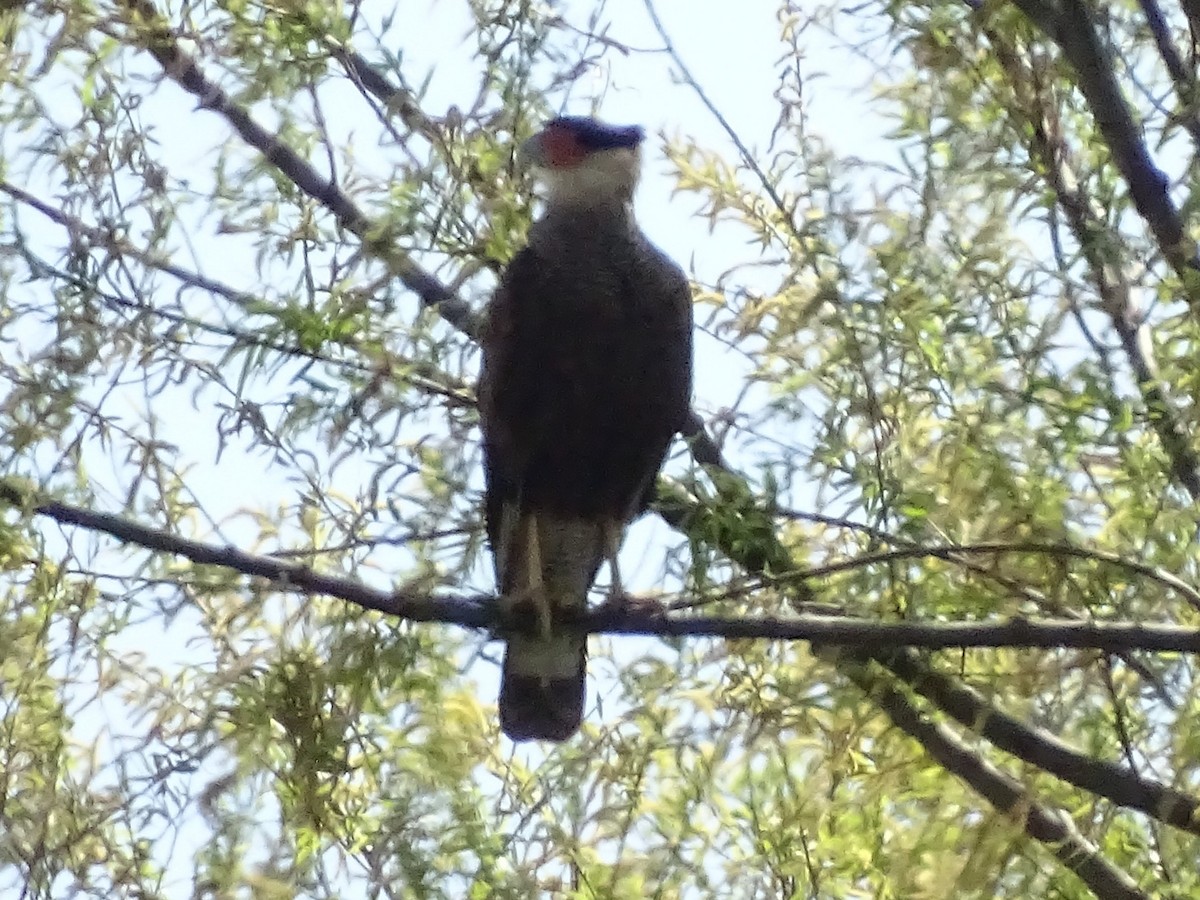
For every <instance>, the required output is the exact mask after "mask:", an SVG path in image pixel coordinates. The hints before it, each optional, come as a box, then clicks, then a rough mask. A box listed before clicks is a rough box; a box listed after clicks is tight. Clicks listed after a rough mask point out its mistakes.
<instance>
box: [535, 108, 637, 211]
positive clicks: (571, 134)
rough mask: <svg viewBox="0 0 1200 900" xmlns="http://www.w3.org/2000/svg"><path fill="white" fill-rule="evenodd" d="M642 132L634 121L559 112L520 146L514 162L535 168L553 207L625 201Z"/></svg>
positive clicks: (634, 181) (634, 173)
mask: <svg viewBox="0 0 1200 900" xmlns="http://www.w3.org/2000/svg"><path fill="white" fill-rule="evenodd" d="M644 137H645V133H644V132H643V131H642V129H641V128H640V127H639V126H637V125H606V124H605V123H603V122H597V121H596V120H595V119H589V118H587V117H585V116H560V117H559V118H557V119H554V120H553V121H551V122H550V123H548V124H547V125H546V127H545V128H544V129H542V131H540V132H539V133H538V134H535V135H534V136H533V137H531V138H530V139H529V140H527V141H526V142H525V143H524V144H522V145H521V150H520V153H519V154H518V161H519V162H520V163H521V164H523V165H526V166H530V167H532V168H533V169H535V170H536V171H537V174H538V175H539V176H540V178H541V180H542V182H543V183H544V184H545V185H546V188H547V190H548V193H549V196H548V197H547V200H548V202H549V203H550V204H551V205H552V206H554V205H570V206H579V205H583V206H598V205H604V204H609V203H613V202H617V203H621V204H624V203H628V202H629V201H630V200H632V199H633V190H634V188H635V187H637V180H638V172H639V169H640V168H641V150H640V147H641V143H642V139H643V138H644Z"/></svg>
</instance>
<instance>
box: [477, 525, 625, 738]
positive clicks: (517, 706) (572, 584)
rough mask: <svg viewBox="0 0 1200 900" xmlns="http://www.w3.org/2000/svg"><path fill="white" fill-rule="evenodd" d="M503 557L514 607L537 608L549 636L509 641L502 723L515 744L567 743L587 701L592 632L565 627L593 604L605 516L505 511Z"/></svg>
mask: <svg viewBox="0 0 1200 900" xmlns="http://www.w3.org/2000/svg"><path fill="white" fill-rule="evenodd" d="M504 526H506V527H502V529H501V530H502V532H503V535H502V540H503V543H504V545H505V546H504V547H503V548H502V549H501V552H500V553H498V554H497V555H496V558H497V564H498V568H501V569H502V570H501V571H499V572H497V580H498V581H499V583H500V585H501V588H502V594H503V596H504V598H505V601H506V602H507V603H510V604H511V607H512V610H513V612H516V613H518V614H520V613H522V612H524V611H528V612H530V613H532V616H531V617H530V621H532V622H538V623H541V625H540V627H544V628H545V629H546V631H545V632H544V633H537V634H534V633H528V634H517V635H513V636H511V637H510V638H509V639H508V647H507V649H506V651H505V654H504V667H503V670H502V674H501V680H500V701H499V705H500V728H501V730H503V731H504V733H505V734H506V735H508V736H509V737H510V738H511V739H512V740H514V741H524V740H550V741H565V740H566V739H567V738H569V737H570V736H571V735H573V734H574V733H575V732H576V731H578V730H579V723H580V722H581V721H582V719H583V707H584V700H585V694H586V691H585V685H584V679H585V677H586V670H587V635H585V634H579V633H577V632H574V631H572V630H569V629H567V628H564V627H563V626H562V624H561V623H562V621H563V619H564V618H569V617H570V616H571V615H573V614H575V615H577V614H582V613H583V612H585V611H586V609H587V594H588V589H589V588H590V587H591V585H592V581H593V580H595V577H596V572H597V571H598V570H599V568H600V563H601V562H602V561H603V560H604V553H605V544H604V531H603V527H602V524H601V523H600V522H599V521H596V520H591V519H580V518H568V517H564V516H561V515H552V514H550V513H541V512H539V513H529V512H526V513H525V514H524V515H517V514H516V511H515V510H507V509H506V510H505V515H504Z"/></svg>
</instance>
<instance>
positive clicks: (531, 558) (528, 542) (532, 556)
mask: <svg viewBox="0 0 1200 900" xmlns="http://www.w3.org/2000/svg"><path fill="white" fill-rule="evenodd" d="M525 579H526V585H525V595H526V596H527V597H529V599H530V600H531V601H532V602H533V610H534V615H536V616H537V624H538V633H539V634H541V636H542V637H544V638H548V637H550V633H551V631H552V626H553V622H552V621H551V614H550V603H549V601H548V600H547V599H546V582H545V580H544V579H543V577H542V545H541V542H540V540H539V539H538V523H537V516H536V515H535V514H534V513H530V514H529V515H527V516H526V517H525Z"/></svg>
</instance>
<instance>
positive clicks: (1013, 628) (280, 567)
mask: <svg viewBox="0 0 1200 900" xmlns="http://www.w3.org/2000/svg"><path fill="white" fill-rule="evenodd" d="M0 501H3V502H5V503H8V504H10V505H12V506H16V507H18V508H21V509H24V510H27V511H29V512H33V513H36V514H38V515H41V516H46V517H47V518H50V519H54V520H55V521H56V522H60V523H62V524H64V525H76V526H79V527H81V528H86V529H89V530H91V531H98V532H101V533H103V534H108V535H111V536H112V537H115V538H116V539H117V540H119V541H122V542H124V543H128V544H135V545H137V546H139V547H145V548H147V549H149V550H156V551H159V552H163V553H173V554H176V555H178V556H182V557H184V558H186V559H189V560H191V561H192V562H194V563H197V564H200V565H216V566H224V567H226V568H229V569H233V570H234V571H236V572H241V573H242V574H244V575H250V576H254V577H259V578H265V579H267V580H268V581H270V582H272V583H273V584H275V585H276V586H278V587H279V588H280V589H284V590H295V591H300V592H303V593H308V594H323V595H325V596H329V597H336V598H339V599H341V600H347V601H349V602H351V603H355V604H357V605H359V606H361V607H363V608H364V609H369V610H373V611H375V612H381V613H386V614H387V615H390V616H396V617H399V618H404V619H409V620H411V621H414V622H443V623H445V624H453V625H461V626H464V627H467V628H501V627H505V626H509V627H511V626H513V625H514V624H515V625H518V626H521V627H523V623H521V622H516V621H506V620H505V618H504V616H503V615H502V613H501V610H500V604H499V603H497V602H495V598H494V597H492V596H490V595H476V596H462V597H431V596H429V595H428V594H427V593H425V592H423V591H416V590H406V589H401V590H398V591H395V592H391V593H389V592H387V591H382V590H377V589H375V588H370V587H367V586H366V585H363V584H360V583H358V582H355V581H352V580H349V579H345V578H338V577H335V576H331V575H322V574H320V573H317V572H314V571H313V570H312V569H310V568H308V567H306V566H303V565H298V564H296V563H293V562H288V561H285V560H283V559H279V558H275V557H270V556H256V555H254V554H250V553H245V552H243V551H241V550H238V549H237V548H235V547H216V546H213V545H211V544H204V543H201V542H199V541H193V540H189V539H187V538H182V537H178V536H176V535H172V534H168V533H166V532H163V531H159V530H157V529H154V528H148V527H146V526H144V525H138V524H136V523H134V522H130V521H128V520H127V519H123V518H121V517H119V516H114V515H109V514H107V513H98V512H93V511H92V510H87V509H83V508H81V507H77V506H72V505H70V504H67V503H61V502H59V501H54V500H52V501H43V500H40V499H37V498H36V497H35V496H34V494H33V493H32V492H31V491H29V490H27V489H24V488H22V487H21V486H19V485H18V484H17V483H16V481H15V480H14V479H8V480H0ZM874 561H875V560H874V559H873V558H868V560H867V562H868V563H870V562H874ZM574 624H575V626H576V627H578V628H580V629H581V630H583V631H585V632H589V633H607V634H630V635H633V634H637V635H653V636H659V637H684V636H690V637H722V638H730V639H748V638H760V639H766V640H806V641H811V642H813V643H816V644H825V645H839V646H848V647H861V648H866V649H869V650H872V651H878V650H880V649H884V648H891V647H924V648H928V649H934V650H936V649H948V648H962V647H993V648H995V647H1025V648H1043V649H1049V648H1072V649H1093V650H1101V651H1108V652H1115V651H1119V650H1147V651H1160V652H1177V653H1200V628H1185V627H1181V626H1175V625H1146V624H1134V623H1126V622H1078V621H1062V620H1054V619H1045V620H1030V619H1010V620H1009V621H1006V622H978V623H976V622H935V623H921V622H911V621H909V622H875V621H867V620H861V619H851V618H848V617H841V616H833V617H818V616H802V617H795V618H780V617H772V616H767V617H757V618H742V617H737V618H732V617H721V616H668V615H666V614H665V612H664V611H663V610H662V609H661V608H653V607H651V605H650V603H649V602H648V601H645V602H638V603H635V604H632V605H631V607H630V608H626V609H623V610H621V609H599V610H597V611H595V612H591V613H588V614H587V615H585V616H581V617H579V618H578V619H577V620H576V621H575V622H574Z"/></svg>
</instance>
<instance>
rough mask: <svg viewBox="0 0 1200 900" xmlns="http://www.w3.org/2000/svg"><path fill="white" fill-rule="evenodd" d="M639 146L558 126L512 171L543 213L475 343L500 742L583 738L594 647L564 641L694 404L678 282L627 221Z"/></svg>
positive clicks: (610, 129) (601, 131) (574, 125)
mask: <svg viewBox="0 0 1200 900" xmlns="http://www.w3.org/2000/svg"><path fill="white" fill-rule="evenodd" d="M642 139H643V132H642V129H641V128H639V127H636V126H629V127H615V126H611V125H605V124H603V123H601V122H597V121H595V120H593V119H589V118H583V117H575V116H568V117H562V118H558V119H554V120H553V121H551V122H550V123H549V124H548V125H546V127H545V129H544V130H543V131H542V132H540V133H539V134H537V135H535V136H534V137H532V138H530V139H529V140H528V141H527V142H526V143H525V144H524V145H523V146H522V147H521V151H520V154H519V159H520V160H521V161H522V162H523V163H524V164H527V165H530V166H532V167H533V169H534V171H535V174H537V175H539V176H540V179H541V181H542V183H543V185H544V187H545V202H546V206H545V211H544V213H543V215H542V217H541V218H540V219H538V220H537V221H536V222H534V224H533V226H532V228H531V229H530V232H529V242H528V245H527V246H526V247H525V248H524V249H522V250H521V251H520V252H518V253H517V255H516V256H515V257H514V258H513V260H512V262H511V263H510V264H509V265H508V268H507V269H506V270H505V271H504V274H503V276H502V278H501V281H500V285H499V287H498V288H497V291H496V294H495V296H494V298H493V300H492V303H491V305H490V307H489V309H488V314H487V320H486V324H485V327H484V333H483V338H482V347H483V364H482V369H481V375H480V383H479V408H480V417H481V421H482V428H483V451H484V470H485V475H486V482H487V498H486V511H485V512H486V518H487V530H488V539H489V541H490V543H491V548H492V554H493V558H494V562H495V570H496V581H497V583H498V587H499V591H500V595H501V597H502V598H503V602H504V603H505V604H506V605H507V606H508V608H510V609H513V610H517V611H523V612H525V613H526V614H532V619H531V620H532V621H533V622H535V623H536V629H531V633H526V634H514V635H511V636H510V637H509V638H508V646H507V648H506V651H505V657H504V667H503V674H502V675H501V683H500V726H501V728H502V729H503V731H504V733H505V734H507V735H508V736H509V737H510V738H512V739H513V740H517V741H520V740H531V739H544V740H555V741H562V740H566V739H567V738H569V737H570V736H571V735H573V734H574V733H575V732H576V731H578V730H579V723H580V720H581V718H582V716H583V706H584V694H585V691H584V677H585V669H586V664H587V636H586V635H584V634H579V633H577V632H575V631H573V630H572V629H571V627H570V626H569V624H568V622H569V619H570V618H571V617H572V616H573V615H577V614H580V613H582V612H584V611H585V610H586V608H587V594H588V590H589V589H590V588H591V586H592V582H593V581H594V580H595V578H596V573H597V571H598V570H599V568H600V565H601V563H602V562H604V561H606V560H607V561H608V563H609V565H610V569H611V574H612V585H613V586H612V590H611V592H610V598H609V602H616V603H620V602H622V600H623V598H624V596H625V595H624V593H623V589H622V587H621V580H620V574H619V572H618V570H617V552H618V550H619V549H620V546H621V541H622V539H623V537H624V530H625V526H626V525H627V524H628V523H629V522H630V521H632V520H633V519H634V518H635V517H636V516H638V515H639V514H640V513H642V512H643V511H645V509H646V506H647V505H648V503H649V502H650V500H651V499H652V498H653V492H654V485H655V479H656V476H657V475H658V471H659V469H660V468H661V467H662V464H663V461H664V460H665V458H666V454H667V450H668V447H669V445H670V443H671V438H672V436H673V435H674V434H675V432H676V431H678V430H679V428H680V427H681V425H682V424H683V422H684V419H685V417H686V415H687V411H688V405H689V400H690V398H691V391H692V298H691V290H690V288H689V286H688V280H687V278H686V276H685V275H684V273H683V271H682V270H681V269H680V268H679V267H678V266H677V265H675V263H673V262H672V261H671V260H670V259H669V258H668V257H667V256H665V255H664V254H663V253H662V251H660V250H659V249H658V248H657V247H655V246H654V245H653V244H651V243H650V241H649V240H648V239H647V238H646V236H645V235H644V234H643V233H642V231H641V229H640V228H639V227H638V225H637V222H636V221H635V220H634V215H633V205H632V204H633V193H634V188H635V187H636V185H637V180H638V172H639V168H640V149H639V148H640V145H641V143H642Z"/></svg>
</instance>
